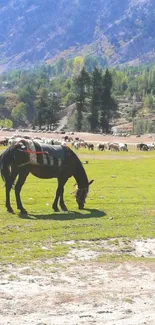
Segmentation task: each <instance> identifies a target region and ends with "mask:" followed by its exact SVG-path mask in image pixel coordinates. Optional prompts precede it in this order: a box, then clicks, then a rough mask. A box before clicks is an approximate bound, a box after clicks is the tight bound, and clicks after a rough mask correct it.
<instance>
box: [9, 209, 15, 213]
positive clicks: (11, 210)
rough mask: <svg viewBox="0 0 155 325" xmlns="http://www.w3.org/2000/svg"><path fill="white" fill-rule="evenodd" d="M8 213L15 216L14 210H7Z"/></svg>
mask: <svg viewBox="0 0 155 325" xmlns="http://www.w3.org/2000/svg"><path fill="white" fill-rule="evenodd" d="M7 212H9V213H12V214H15V213H14V211H13V209H12V208H11V209H7Z"/></svg>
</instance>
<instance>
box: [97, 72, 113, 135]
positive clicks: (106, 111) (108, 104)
mask: <svg viewBox="0 0 155 325" xmlns="http://www.w3.org/2000/svg"><path fill="white" fill-rule="evenodd" d="M102 84H103V88H102V93H101V107H100V119H99V121H100V127H101V130H102V132H105V133H109V131H110V122H111V120H112V119H113V118H114V117H116V116H117V103H116V101H115V100H114V99H113V97H112V94H111V92H112V85H113V82H112V75H111V73H110V72H109V70H108V69H106V72H105V75H104V76H103V83H102Z"/></svg>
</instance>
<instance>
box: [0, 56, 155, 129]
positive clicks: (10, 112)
mask: <svg viewBox="0 0 155 325" xmlns="http://www.w3.org/2000/svg"><path fill="white" fill-rule="evenodd" d="M100 61H101V60H100ZM66 62H67V63H66ZM86 63H87V64H86ZM103 65H104V63H103ZM68 67H70V70H69V69H68ZM0 90H1V95H0V120H1V125H2V123H3V122H2V121H3V120H4V119H6V120H7V121H9V120H10V121H12V123H13V126H15V127H17V126H19V125H29V124H31V125H33V127H35V126H36V125H38V126H39V127H42V126H43V125H47V127H48V128H50V129H52V128H53V127H54V126H55V125H56V123H57V113H58V112H59V111H60V110H61V109H63V108H65V107H68V106H69V105H71V104H73V103H76V107H77V111H76V118H75V123H74V129H76V130H86V129H87V130H90V131H92V132H94V131H96V130H99V129H100V130H102V131H103V132H109V130H110V127H111V124H112V123H113V121H114V119H116V118H117V117H118V105H117V103H119V100H120V98H121V99H126V98H127V99H129V100H132V98H133V96H134V98H135V101H141V102H142V104H143V110H144V111H147V112H152V113H155V66H154V65H148V66H138V67H126V66H125V67H122V68H121V69H120V68H118V69H117V68H115V69H114V68H108V69H107V67H106V65H105V66H104V67H103V66H101V64H100V63H99V61H97V59H96V58H93V59H92V58H89V59H88V58H87V60H86V59H85V60H82V59H81V57H77V58H74V61H72V62H70V60H69V61H67V60H65V59H60V60H58V62H56V63H53V64H46V65H41V66H38V67H36V68H35V69H33V70H26V71H24V70H14V71H11V72H9V73H2V74H1V75H0ZM138 114H139V112H138V111H136V110H135V111H134V107H133V109H132V110H131V112H130V114H129V115H130V117H131V119H132V118H133V117H134V118H135V117H136V116H137V115H138ZM8 123H9V122H8Z"/></svg>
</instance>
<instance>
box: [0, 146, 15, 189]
mask: <svg viewBox="0 0 155 325" xmlns="http://www.w3.org/2000/svg"><path fill="white" fill-rule="evenodd" d="M15 150H16V146H15V145H14V146H11V147H9V148H7V149H6V150H5V151H4V152H3V153H2V154H1V156H0V173H1V177H2V180H3V181H4V182H5V183H6V180H7V179H8V177H9V175H10V173H11V172H10V166H11V164H12V162H13V160H14V153H15Z"/></svg>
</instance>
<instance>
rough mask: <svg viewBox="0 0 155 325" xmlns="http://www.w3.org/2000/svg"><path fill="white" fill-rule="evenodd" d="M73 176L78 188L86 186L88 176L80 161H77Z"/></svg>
mask: <svg viewBox="0 0 155 325" xmlns="http://www.w3.org/2000/svg"><path fill="white" fill-rule="evenodd" d="M73 176H74V178H75V180H76V182H77V185H78V188H87V187H88V178H87V175H86V172H85V170H84V168H83V166H82V164H81V162H80V163H78V166H77V168H76V171H75V174H74V175H73Z"/></svg>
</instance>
